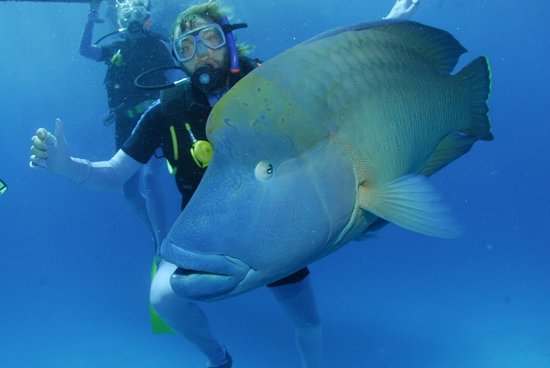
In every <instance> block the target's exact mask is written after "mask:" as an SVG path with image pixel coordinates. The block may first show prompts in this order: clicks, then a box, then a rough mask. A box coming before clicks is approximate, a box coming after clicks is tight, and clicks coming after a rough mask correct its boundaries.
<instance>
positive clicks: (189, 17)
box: [170, 0, 253, 56]
mask: <svg viewBox="0 0 550 368" xmlns="http://www.w3.org/2000/svg"><path fill="white" fill-rule="evenodd" d="M231 15H232V9H231V8H229V7H227V6H223V5H222V4H221V2H220V1H216V0H214V1H208V2H206V3H199V4H195V5H191V6H190V7H189V8H187V9H186V10H184V11H182V12H181V13H180V14H179V15H178V17H177V18H176V20H175V22H174V25H173V26H172V32H171V35H170V36H171V38H172V39H174V38H175V35H176V34H182V33H184V32H186V31H189V30H191V29H193V28H195V27H196V21H197V19H198V18H204V19H207V20H211V21H212V22H215V23H218V24H219V25H221V24H222V18H223V17H228V18H229V17H231ZM237 49H238V51H239V56H244V55H247V54H249V53H251V52H252V49H253V47H252V46H251V45H247V44H242V43H237Z"/></svg>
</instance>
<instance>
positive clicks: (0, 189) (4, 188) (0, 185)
mask: <svg viewBox="0 0 550 368" xmlns="http://www.w3.org/2000/svg"><path fill="white" fill-rule="evenodd" d="M7 190H8V186H7V185H6V183H4V181H3V180H2V179H0V195H2V194H4V193H6V191H7Z"/></svg>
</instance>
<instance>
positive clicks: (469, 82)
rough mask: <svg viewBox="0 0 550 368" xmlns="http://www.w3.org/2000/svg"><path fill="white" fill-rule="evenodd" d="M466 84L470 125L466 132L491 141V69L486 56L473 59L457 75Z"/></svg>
mask: <svg viewBox="0 0 550 368" xmlns="http://www.w3.org/2000/svg"><path fill="white" fill-rule="evenodd" d="M455 77H456V78H459V79H460V81H461V82H462V83H464V84H465V89H466V95H467V96H468V98H469V106H470V126H469V127H468V128H467V129H466V130H465V131H464V133H466V134H469V135H473V136H475V137H476V138H477V139H482V140H485V141H490V140H492V139H493V135H492V134H491V132H490V129H491V125H490V123H489V116H488V115H487V113H488V112H489V107H488V106H487V99H488V98H489V93H490V92H491V70H490V67H489V61H488V60H487V58H486V57H483V56H480V57H478V58H477V59H474V60H472V62H470V63H469V64H468V65H466V66H465V67H464V69H462V70H461V71H460V72H459V73H458V74H457V75H456V76H455Z"/></svg>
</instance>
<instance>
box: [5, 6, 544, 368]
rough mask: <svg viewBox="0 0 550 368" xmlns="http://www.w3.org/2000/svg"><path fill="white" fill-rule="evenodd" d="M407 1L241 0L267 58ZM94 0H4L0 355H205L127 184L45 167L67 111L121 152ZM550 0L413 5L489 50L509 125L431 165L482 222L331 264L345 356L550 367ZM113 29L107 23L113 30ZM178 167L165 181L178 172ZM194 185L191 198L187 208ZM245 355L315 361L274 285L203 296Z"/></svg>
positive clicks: (354, 246)
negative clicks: (171, 331) (100, 186)
mask: <svg viewBox="0 0 550 368" xmlns="http://www.w3.org/2000/svg"><path fill="white" fill-rule="evenodd" d="M391 3H392V1H391V0H372V1H361V0H349V1H346V2H339V1H329V0H323V1H311V0H308V1H305V0H293V1H290V0H280V1H279V0H278V1H275V0H273V1H267V2H266V1H246V0H234V1H232V2H230V4H231V5H233V7H234V9H235V13H236V15H237V16H236V19H237V20H244V21H246V22H248V24H249V26H250V27H249V29H248V30H241V31H238V37H239V40H241V41H246V42H249V43H252V44H254V45H256V52H255V56H258V57H261V58H264V59H267V58H270V57H272V56H274V55H276V54H277V53H278V52H280V51H282V50H284V49H286V48H288V47H290V46H292V45H294V44H296V43H298V42H300V41H302V40H305V39H307V38H308V37H310V36H312V35H314V34H316V33H319V32H321V31H324V30H326V29H329V28H332V27H335V26H341V25H346V24H351V23H356V22H361V21H366V20H374V19H377V18H379V17H381V16H383V15H385V14H386V13H387V11H388V10H389V8H390V6H391ZM86 13H87V5H83V4H38V3H5V2H0V53H1V55H2V57H1V58H0V86H1V90H0V101H1V106H2V116H1V118H0V178H2V179H4V180H5V181H6V182H7V183H8V185H9V191H8V192H7V193H6V194H5V195H4V196H1V197H0V230H1V232H0V245H1V250H2V252H1V254H2V256H1V257H0V273H1V274H2V276H1V279H0V280H1V281H0V290H1V297H0V367H12V368H18V367H40V368H65V367H71V368H74V367H78V368H92V367H132V368H142V367H143V368H145V367H160V366H162V367H166V368H169V367H174V368H175V367H204V366H205V359H204V358H203V357H202V356H201V355H200V354H199V353H198V352H197V351H195V350H194V349H193V348H192V347H191V346H190V344H189V343H187V342H186V341H185V340H184V339H183V338H181V337H179V336H176V335H153V334H152V333H151V332H150V326H149V319H148V289H149V277H150V275H149V269H150V264H151V260H152V255H153V251H152V246H151V242H150V240H149V234H148V233H147V231H146V229H145V227H144V226H143V225H142V224H141V223H140V221H139V220H138V218H137V217H136V216H135V215H134V213H133V212H132V211H131V209H130V208H129V206H128V205H127V204H126V203H125V201H124V200H123V199H122V196H121V194H120V192H119V190H105V191H92V190H87V189H85V188H83V187H79V186H77V185H75V184H73V183H71V182H69V181H67V180H65V179H62V178H59V177H55V176H53V175H48V174H47V173H45V172H37V171H33V170H30V169H29V167H28V155H29V147H30V137H31V136H32V135H33V133H34V132H35V130H36V129H37V128H38V127H41V126H44V127H48V128H53V122H54V119H55V118H56V117H61V118H62V119H63V120H64V121H65V125H66V135H67V139H68V141H69V143H70V148H71V152H72V154H73V155H75V156H78V157H86V158H88V159H91V160H101V159H108V158H110V156H111V155H112V153H113V144H114V143H113V135H114V134H113V127H112V126H111V127H107V128H106V127H104V126H103V125H102V123H101V119H102V117H103V116H104V115H105V113H106V110H107V104H106V95H105V91H104V89H103V85H102V80H103V77H104V73H105V66H104V65H103V64H101V63H95V62H92V61H90V60H86V59H84V58H82V57H81V56H80V55H79V54H78V44H79V37H80V33H81V30H82V27H83V25H84V22H85V20H86ZM548 14H550V3H549V2H547V1H543V0H536V1H535V0H524V1H512V0H502V1H452V0H448V1H443V0H422V5H421V8H420V9H419V10H418V12H417V13H416V14H415V17H414V19H415V20H417V21H421V22H425V23H428V24H430V25H434V26H437V27H441V28H444V29H446V30H448V31H450V32H452V33H453V35H455V36H456V37H457V38H458V39H459V40H460V41H461V43H462V44H463V45H464V46H465V47H466V48H467V49H468V50H469V53H467V54H466V55H464V56H463V57H462V59H461V60H460V64H459V66H463V65H465V64H466V63H467V61H469V60H471V59H473V58H474V57H476V56H478V55H481V54H483V55H487V56H488V57H489V59H490V61H491V66H492V73H493V90H492V95H491V99H490V109H491V111H490V116H491V121H492V126H493V133H494V135H495V137H496V138H495V140H494V141H493V142H479V143H477V144H476V145H475V146H474V148H473V150H472V151H471V152H470V153H468V154H467V155H466V156H465V157H463V158H461V159H459V160H458V161H456V162H455V163H453V164H452V165H450V166H449V167H447V168H445V169H444V170H443V171H442V172H440V173H438V174H436V175H434V176H433V178H432V180H433V183H434V184H435V185H436V186H437V188H438V189H439V190H440V192H441V193H442V195H443V196H444V198H445V199H446V201H447V203H448V204H449V205H450V207H451V208H452V209H453V211H454V213H455V214H456V217H457V218H458V219H459V220H460V221H461V222H462V224H463V225H464V228H465V232H464V235H463V236H461V237H460V238H458V239H455V240H440V239H435V238H429V237H425V236H422V235H418V234H415V233H412V232H409V231H406V230H403V229H400V228H398V227H396V226H394V225H390V226H387V227H386V228H384V229H383V230H382V231H380V232H379V233H378V234H377V235H376V237H373V238H371V239H368V240H366V241H363V242H360V243H351V244H349V245H347V246H346V247H344V248H343V249H341V250H340V251H338V252H337V253H335V254H333V255H331V256H329V257H327V258H325V259H323V260H321V261H319V262H317V263H315V264H313V265H312V266H311V270H312V280H313V282H314V285H315V289H316V295H317V299H318V303H319V310H320V312H321V314H322V318H323V325H324V337H325V352H324V356H325V367H327V368H340V367H343V368H366V367H369V368H370V367H376V368H390V367H399V368H441V367H444V368H464V367H467V368H548V367H550V250H549V249H548V246H549V244H550V211H549V210H548V207H549V205H550V196H549V194H548V192H549V182H550V144H549V142H550V129H549V118H548V112H547V111H548V108H549V102H550V99H549V93H548V87H549V86H550V73H549V72H548V60H549V57H550V47H549V45H550V44H549V43H548V39H547V35H548V34H550V25H549V23H548ZM108 30H109V28H108V27H107V25H103V26H100V27H98V28H97V30H96V33H95V34H96V35H97V36H98V35H101V34H104V33H106V32H107V31H108ZM166 179H167V183H168V184H167V187H168V189H167V190H170V189H173V188H172V185H171V182H168V181H169V180H170V178H166ZM178 201H179V199H178V198H177V197H176V198H174V203H175V205H176V206H177V203H178ZM205 310H206V311H207V313H208V314H209V316H210V318H211V322H212V327H213V329H214V331H215V332H216V334H217V335H218V336H219V338H220V340H221V341H222V342H223V343H224V344H227V345H229V347H230V350H231V353H232V355H233V357H234V359H235V364H234V366H235V367H237V368H247V367H250V368H252V367H258V366H262V367H266V368H271V367H299V357H298V354H297V352H296V349H295V347H294V341H293V330H292V326H291V323H290V322H289V321H288V319H287V318H285V316H284V315H283V313H282V311H281V309H280V307H279V305H277V304H276V302H275V301H274V299H273V297H272V295H271V294H270V293H269V292H268V291H267V290H266V289H265V288H261V289H259V290H255V291H253V292H250V293H248V294H246V295H242V296H238V297H236V298H232V299H229V300H225V301H222V302H216V303H211V304H208V305H205Z"/></svg>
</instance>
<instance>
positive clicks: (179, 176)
mask: <svg viewBox="0 0 550 368" xmlns="http://www.w3.org/2000/svg"><path fill="white" fill-rule="evenodd" d="M254 67H255V62H254V61H252V60H249V59H243V60H241V73H240V74H239V75H232V76H231V78H230V85H231V86H233V85H234V84H235V83H236V82H237V81H238V80H239V79H240V78H242V77H243V76H244V75H246V74H247V73H249V72H250V71H251V70H252V69H254ZM211 110H212V108H211V107H210V104H209V102H208V98H207V96H206V95H205V94H204V93H202V92H201V91H200V90H199V89H197V88H196V87H195V86H193V85H192V84H191V83H190V82H188V83H182V84H180V85H179V86H178V87H175V88H172V89H167V90H164V91H163V93H162V96H161V99H160V101H159V102H158V103H156V104H155V105H153V106H152V107H151V108H150V109H149V110H147V111H146V112H145V113H144V114H143V116H142V118H141V120H140V122H139V124H138V126H137V127H136V130H135V131H134V133H133V134H132V135H131V136H130V138H128V140H127V141H126V142H125V143H124V144H123V146H122V150H123V151H124V152H125V153H126V154H127V155H129V156H130V157H132V158H133V159H135V160H136V161H139V162H141V163H144V164H145V163H147V161H148V160H149V159H150V158H151V156H152V155H153V154H154V153H155V150H156V149H157V148H158V147H161V148H162V151H163V155H164V157H165V158H166V159H167V160H168V162H169V163H170V165H171V166H172V167H173V168H174V169H176V173H175V179H176V184H177V186H178V189H179V191H180V193H181V195H182V204H181V208H182V210H183V209H184V208H185V206H186V205H187V203H188V202H189V200H190V199H191V196H192V195H193V193H194V192H195V190H196V189H197V186H198V184H199V182H200V180H201V179H202V176H203V174H204V171H205V169H201V168H199V167H198V166H197V165H196V164H195V162H194V161H193V158H192V156H191V154H190V148H191V144H192V142H191V140H190V138H189V135H188V133H187V130H186V128H185V125H184V124H185V123H189V124H190V125H191V130H192V131H193V134H194V136H195V138H196V139H198V140H206V121H207V119H208V115H209V114H210V111H211ZM171 127H172V131H173V132H175V134H176V141H177V145H178V149H177V151H178V152H179V153H180V154H179V156H180V157H179V159H177V160H176V159H175V157H174V152H175V150H174V147H173V142H174V137H173V134H172V133H171ZM308 274H309V270H308V269H307V267H304V268H302V269H301V270H299V271H297V272H295V273H293V274H291V275H289V276H287V277H285V278H283V279H281V280H278V281H275V282H273V283H271V284H268V286H278V285H283V284H287V283H293V282H298V281H300V280H302V279H303V278H305V277H306V276H307V275H308Z"/></svg>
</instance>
